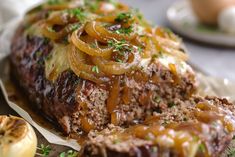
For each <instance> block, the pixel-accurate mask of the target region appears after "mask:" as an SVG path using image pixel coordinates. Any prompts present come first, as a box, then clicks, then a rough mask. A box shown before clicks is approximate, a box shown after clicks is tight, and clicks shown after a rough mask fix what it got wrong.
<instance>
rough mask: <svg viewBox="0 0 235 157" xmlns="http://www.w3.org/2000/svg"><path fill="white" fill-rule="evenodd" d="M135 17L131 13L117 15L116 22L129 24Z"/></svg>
mask: <svg viewBox="0 0 235 157" xmlns="http://www.w3.org/2000/svg"><path fill="white" fill-rule="evenodd" d="M132 17H133V15H132V14H131V13H120V14H118V15H117V17H116V19H115V21H116V22H122V23H127V22H128V21H129V20H131V19H132Z"/></svg>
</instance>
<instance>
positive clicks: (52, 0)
mask: <svg viewBox="0 0 235 157" xmlns="http://www.w3.org/2000/svg"><path fill="white" fill-rule="evenodd" d="M59 3H61V0H48V1H47V4H49V5H55V4H59Z"/></svg>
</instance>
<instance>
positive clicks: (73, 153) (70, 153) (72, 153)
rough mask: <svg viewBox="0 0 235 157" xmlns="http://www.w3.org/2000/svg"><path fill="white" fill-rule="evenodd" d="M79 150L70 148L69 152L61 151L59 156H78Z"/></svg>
mask: <svg viewBox="0 0 235 157" xmlns="http://www.w3.org/2000/svg"><path fill="white" fill-rule="evenodd" d="M77 156H78V152H76V151H73V150H68V151H67V152H62V153H60V156H59V157H77Z"/></svg>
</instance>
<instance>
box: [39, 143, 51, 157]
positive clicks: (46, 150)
mask: <svg viewBox="0 0 235 157" xmlns="http://www.w3.org/2000/svg"><path fill="white" fill-rule="evenodd" d="M37 149H38V150H39V151H40V152H39V153H37V155H39V156H43V157H46V156H48V155H49V154H50V152H51V150H52V149H51V147H50V146H49V145H47V146H45V145H44V144H41V145H40V147H38V148H37Z"/></svg>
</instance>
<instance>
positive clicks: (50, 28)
mask: <svg viewBox="0 0 235 157" xmlns="http://www.w3.org/2000/svg"><path fill="white" fill-rule="evenodd" d="M47 30H48V31H49V32H55V30H54V29H53V28H52V27H47Z"/></svg>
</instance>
